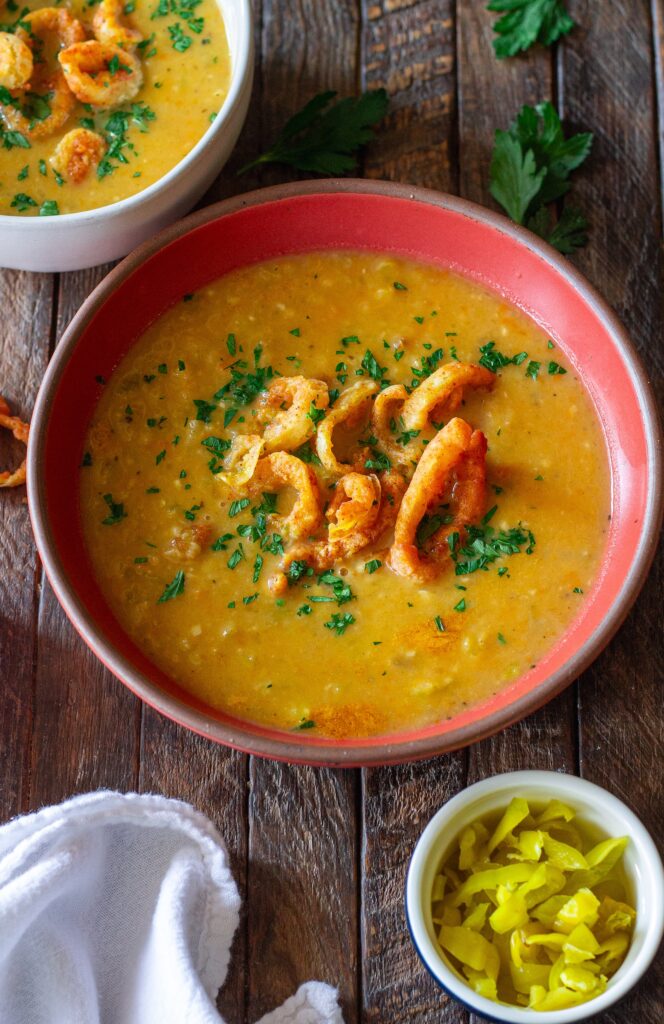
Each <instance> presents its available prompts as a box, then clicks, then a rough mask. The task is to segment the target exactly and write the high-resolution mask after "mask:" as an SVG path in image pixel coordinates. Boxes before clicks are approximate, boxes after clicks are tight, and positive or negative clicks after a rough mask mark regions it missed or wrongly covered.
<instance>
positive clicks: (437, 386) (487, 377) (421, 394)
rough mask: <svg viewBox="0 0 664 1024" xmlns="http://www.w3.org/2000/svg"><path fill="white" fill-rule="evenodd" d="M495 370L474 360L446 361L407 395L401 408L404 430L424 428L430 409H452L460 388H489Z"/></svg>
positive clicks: (456, 404) (494, 380)
mask: <svg viewBox="0 0 664 1024" xmlns="http://www.w3.org/2000/svg"><path fill="white" fill-rule="evenodd" d="M495 383H496V375H495V373H491V371H490V370H486V369H485V368H484V367H483V366H477V365H476V364H475V363H447V364H446V365H445V366H441V367H439V369H437V370H435V371H434V373H432V374H431V376H430V377H427V378H426V380H424V381H422V383H421V384H420V386H419V387H418V388H416V390H415V391H413V392H412V394H411V395H409V396H408V398H407V399H406V401H405V402H404V406H403V409H402V410H401V418H402V419H403V425H404V429H405V430H424V428H425V427H426V426H427V425H428V423H429V422H430V420H431V414H432V413H433V411H434V409H436V408H439V409H440V410H441V412H443V411H445V407H447V411H448V412H449V411H454V410H455V409H456V408H458V406H459V403H460V402H461V398H462V396H463V389H464V388H467V387H472V388H486V389H487V390H488V389H490V388H492V387H493V386H494V384H495Z"/></svg>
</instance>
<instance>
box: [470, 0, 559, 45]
mask: <svg viewBox="0 0 664 1024" xmlns="http://www.w3.org/2000/svg"><path fill="white" fill-rule="evenodd" d="M487 10H489V11H496V12H498V13H500V14H502V15H503V17H502V18H499V19H498V21H497V22H496V23H495V25H494V31H495V32H496V35H497V37H498V38H497V39H494V41H493V48H494V50H495V51H496V56H497V57H500V58H503V57H513V56H514V54H516V53H519V52H521V51H522V50H528V49H529V48H530V47H531V46H532V45H533V43H542V45H543V46H551V45H552V44H553V43H555V42H556V40H557V39H560V37H561V36H564V35H566V34H567V33H568V32H571V30H572V29H573V28H574V24H575V23H574V21H573V19H572V18H571V17H570V15H569V14H568V13H567V11H566V9H565V6H564V4H563V2H562V0H491V3H490V4H489V5H488V8H487Z"/></svg>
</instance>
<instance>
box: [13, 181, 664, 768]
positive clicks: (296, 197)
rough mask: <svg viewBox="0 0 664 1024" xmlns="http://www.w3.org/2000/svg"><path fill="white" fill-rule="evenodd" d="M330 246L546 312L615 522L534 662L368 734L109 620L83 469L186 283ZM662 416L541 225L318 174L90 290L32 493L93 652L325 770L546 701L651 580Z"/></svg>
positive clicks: (67, 599)
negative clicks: (594, 421)
mask: <svg viewBox="0 0 664 1024" xmlns="http://www.w3.org/2000/svg"><path fill="white" fill-rule="evenodd" d="M325 249H356V250H357V249H364V250H372V251H378V252H390V253H392V254H394V255H399V256H404V257H407V258H411V259H417V260H420V261H423V262H425V263H430V264H433V265H437V266H440V267H447V268H450V269H452V270H454V271H456V272H457V273H461V274H463V275H465V276H467V277H469V278H471V279H473V280H475V281H477V282H479V283H480V284H482V285H484V286H485V287H488V288H490V289H492V290H493V291H495V292H498V293H500V294H501V295H502V296H503V297H504V298H505V299H507V300H508V301H510V302H512V303H513V304H515V305H516V306H518V307H520V308H521V309H522V310H523V311H524V312H525V313H526V314H528V315H529V316H530V317H531V318H532V319H533V320H535V321H536V322H537V323H538V324H539V325H540V326H541V327H542V328H543V329H544V330H545V331H546V332H547V333H548V334H549V335H550V336H551V337H552V338H553V339H554V340H555V342H556V345H558V346H559V347H560V349H561V350H562V351H563V352H564V354H565V356H566V358H567V359H568V360H569V361H570V363H571V364H572V365H573V366H574V368H575V370H576V371H577V373H578V374H579V376H580V377H581V379H582V381H583V382H584V384H585V387H586V389H587V391H588V393H589V395H590V398H591V400H592V402H593V403H594V406H595V408H596V410H597V413H598V417H599V419H600V421H601V424H602V427H603V431H604V438H605V443H606V447H607V453H608V457H609V461H610V467H611V488H612V494H611V502H612V509H611V512H612V518H611V526H610V533H609V540H608V543H607V547H606V552H605V555H604V560H603V564H602V568H601V571H600V573H599V576H598V579H597V580H596V582H595V585H594V587H593V589H592V592H591V593H590V594H588V595H587V598H586V601H585V602H584V604H583V606H582V608H581V610H580V612H579V614H578V616H577V618H576V619H575V620H574V621H573V622H572V624H571V626H570V627H569V628H568V629H567V631H566V632H565V633H564V635H563V636H562V637H561V638H560V639H559V640H558V642H557V643H556V644H555V646H554V647H553V648H552V649H551V650H550V651H549V653H548V654H547V655H546V656H545V657H543V658H541V659H540V660H539V662H538V664H537V666H536V667H535V668H534V669H532V670H531V671H529V672H527V673H525V674H524V675H523V676H521V677H520V678H519V679H518V680H516V681H515V682H513V683H511V684H510V685H509V686H507V687H505V688H504V689H503V690H501V691H500V692H499V693H498V694H497V695H496V696H494V697H492V698H491V699H490V700H488V701H485V702H484V703H481V704H478V705H476V706H474V707H471V708H469V709H467V710H465V711H464V713H463V714H459V715H457V716H456V717H454V718H452V719H451V720H449V721H444V722H441V723H439V724H437V725H433V726H429V727H427V728H425V729H419V730H411V731H408V732H404V733H399V734H394V735H389V736H377V737H371V738H369V739H348V740H339V739H328V740H326V739H321V738H317V737H316V738H314V737H309V736H305V735H304V734H303V733H292V732H281V731H277V730H272V729H267V728H265V727H263V726H259V725H255V724H253V723H251V722H247V721H242V720H239V719H235V718H232V717H231V716H229V715H225V714H223V713H221V712H218V711H215V710H213V709H212V708H210V707H208V706H206V705H204V704H203V703H201V701H199V700H197V699H196V698H194V697H192V696H191V695H190V694H188V693H186V692H185V691H184V690H182V689H181V688H180V687H179V686H178V685H177V682H176V681H174V680H172V679H169V678H168V677H167V676H166V675H165V674H164V673H163V672H161V671H160V670H159V669H157V668H156V667H155V666H154V665H153V664H152V663H151V662H150V661H149V660H148V659H147V658H146V656H145V655H144V654H142V653H141V651H140V650H139V649H138V648H137V647H136V645H135V644H134V643H133V642H132V641H131V640H130V639H129V638H128V637H127V635H126V634H125V633H124V631H123V630H122V628H121V627H120V625H119V624H118V623H117V621H116V620H115V618H114V617H113V615H112V614H111V612H110V610H109V608H108V606H107V604H106V602H105V600H104V597H103V595H102V594H101V592H100V590H99V588H98V586H97V584H96V582H95V579H94V576H93V574H92V571H91V566H90V564H89V561H88V560H87V559H86V557H85V554H84V552H85V546H84V543H83V536H82V529H81V522H80V510H79V502H78V493H79V480H78V473H79V466H80V462H81V456H82V452H83V441H84V437H85V434H86V430H87V427H88V424H89V421H90V418H91V416H92V413H93V410H94V408H95V405H96V403H97V400H98V398H99V394H100V388H99V387H97V386H95V384H94V380H95V377H96V376H97V375H102V376H103V377H106V378H108V377H109V376H110V375H111V374H112V372H113V370H114V368H115V367H116V366H117V364H118V362H119V361H120V360H121V359H122V357H123V356H124V355H125V353H126V352H127V351H128V349H129V348H130V347H131V345H132V344H133V343H134V341H135V340H136V339H137V338H138V337H140V335H141V334H142V333H143V331H144V330H145V329H146V327H147V326H148V325H149V324H150V323H151V322H152V321H154V320H155V319H156V318H157V317H158V316H159V315H160V314H161V313H162V312H163V311H164V310H165V309H166V308H167V307H169V306H170V305H172V304H173V303H174V302H176V301H177V300H178V299H180V298H181V297H182V295H183V294H185V293H187V292H195V291H196V290H198V289H199V288H201V287H202V286H203V285H205V284H207V283H208V282H210V281H212V280H214V279H215V278H217V277H220V276H221V275H223V274H225V273H228V272H229V271H231V270H234V269H236V268H238V267H241V266H245V265H248V264H251V263H255V262H259V261H262V260H267V259H270V258H273V257H275V256H281V255H285V254H289V253H297V252H307V251H312V250H325ZM660 446H661V440H660V436H659V429H658V421H657V414H656V411H655V407H654V403H653V399H652V395H651V392H650V388H649V384H648V381H647V378H646V376H645V373H644V371H643V369H642V367H641V365H640V364H639V362H638V360H637V358H636V355H635V353H634V350H633V348H632V345H631V343H630V341H629V339H628V338H627V336H626V334H625V332H624V330H623V328H622V327H621V325H620V324H619V322H618V321H617V320H616V318H615V316H614V315H613V313H612V312H611V311H610V309H609V308H608V307H607V306H606V305H605V303H604V302H603V301H602V300H601V299H600V297H599V296H598V295H597V294H596V292H595V291H594V290H593V289H592V288H591V287H590V285H589V284H588V283H587V282H586V281H585V280H584V279H583V278H582V277H581V276H580V275H579V274H578V273H577V272H576V271H575V270H574V268H573V267H572V266H571V265H570V264H569V263H568V262H567V261H566V260H564V259H562V258H561V257H560V256H558V255H557V254H556V253H555V252H554V250H553V249H551V248H550V247H549V246H547V245H546V244H544V243H543V242H541V241H540V240H539V239H537V238H536V237H535V236H534V235H531V234H530V233H529V232H527V231H524V230H523V229H521V228H518V227H515V226H514V225H513V224H511V223H510V222H509V221H507V220H505V219H504V218H503V217H500V216H498V215H496V214H494V213H491V212H489V211H487V210H484V209H482V208H481V207H478V206H475V205H473V204H471V203H467V202H464V201H462V200H460V199H455V198H452V197H450V196H445V195H441V194H439V193H436V192H429V191H426V190H423V189H413V188H409V187H407V186H403V185H394V184H388V183H381V182H369V181H339V182H336V181H329V182H309V183H303V184H302V183H300V184H296V185H286V186H280V187H278V188H273V189H265V190H263V191H260V192H254V193H250V194H249V195H245V196H240V197H237V198H234V199H230V200H226V201H225V202H223V203H219V204H218V205H216V206H213V207H210V208H208V209H206V210H202V211H200V212H199V213H196V214H194V215H193V216H191V217H189V218H188V219H187V220H185V221H182V222H180V223H179V224H175V225H173V226H172V227H171V228H168V229H167V230H166V231H164V232H163V233H162V234H161V235H159V236H158V237H157V238H156V239H155V240H154V241H152V242H149V243H146V244H145V245H144V246H143V247H141V248H140V249H138V250H136V252H134V253H133V254H132V255H130V256H129V257H127V259H125V260H124V261H123V262H122V263H121V264H120V265H119V266H118V267H117V268H116V269H115V270H113V271H112V272H111V273H110V274H109V275H108V277H106V278H105V280H104V281H103V282H102V283H101V284H100V285H99V287H98V288H97V289H96V290H95V291H94V292H93V293H92V295H91V296H90V298H89V299H88V300H87V302H86V303H85V304H84V305H83V307H82V308H81V310H80V311H79V313H78V314H77V316H76V317H75V318H74V320H73V321H72V323H71V324H70V326H69V328H68V329H67V331H66V332H65V335H64V337H63V339H62V341H61V342H60V344H59V346H58V348H57V350H56V353H55V356H54V357H53V360H52V361H51V364H50V366H49V368H48V371H47V373H46V376H45V378H44V381H43V384H42V386H41V389H40V392H39V395H38V398H37V404H36V407H35V412H34V417H33V426H32V431H31V438H30V446H29V451H28V497H29V503H30V512H31V516H32V522H33V527H34V531H35V537H36V540H37V545H38V548H39V552H40V555H41V557H42V560H43V562H44V566H45V568H46V572H47V574H48V577H49V579H50V581H51V584H52V585H53V588H54V590H55V593H56V595H57V597H58V599H59V600H60V603H61V604H62V606H63V608H64V609H65V611H66V613H67V615H68V616H69V618H70V619H71V621H72V622H73V624H74V626H75V627H76V629H77V630H78V632H79V633H80V634H81V636H82V637H83V639H84V640H85V642H86V643H87V644H88V646H89V647H90V648H91V649H92V650H93V651H94V652H95V654H97V656H98V657H99V658H101V660H102V661H103V662H104V663H105V664H106V665H107V666H108V667H109V668H110V670H111V671H112V672H113V673H114V674H115V675H116V676H117V677H118V678H119V679H120V680H121V681H122V682H123V683H125V684H126V685H127V686H128V687H129V688H130V689H131V690H133V691H134V692H135V693H136V694H138V696H139V697H141V698H142V699H143V700H145V701H147V702H148V703H149V704H151V705H152V706H153V707H155V708H157V709H158V710H159V711H161V712H162V713H163V714H165V715H168V716H169V717H170V718H173V719H175V720H176V721H178V722H180V723H181V724H183V725H186V726H187V727H188V728H190V729H194V730H195V731H196V732H199V733H202V734H203V735H205V736H208V737H210V738H211V739H214V740H217V741H218V742H220V743H224V744H228V745H230V746H233V747H237V748H240V749H242V750H246V751H251V752H252V753H256V754H261V755H264V756H269V757H275V758H280V759H284V760H292V761H305V762H310V763H315V764H334V765H357V764H386V763H392V762H397V761H405V760H409V759H412V758H422V757H429V756H431V755H433V754H436V753H440V752H442V751H446V750H452V749H455V748H457V747H460V746H463V745H465V744H467V743H471V742H474V741H476V740H479V739H481V738H482V737H484V736H487V735H489V734H491V733H493V732H496V731H497V730H499V729H502V728H504V727H505V726H507V725H509V724H511V723H512V722H514V721H516V720H517V719H519V718H522V717H523V716H524V715H527V714H529V713H530V712H531V711H534V710H535V709H536V708H538V707H539V706H541V705H542V704H544V703H545V702H546V701H548V700H550V699H551V698H552V697H553V696H554V695H555V694H557V693H558V692H559V691H561V690H562V689H563V688H564V687H565V686H567V685H568V684H569V683H570V682H571V681H572V680H573V679H575V678H576V677H577V676H578V675H579V674H580V673H581V672H582V671H583V670H584V669H585V668H586V667H587V666H588V665H589V664H590V662H591V661H592V660H593V659H594V658H595V657H596V656H597V654H598V653H599V652H600V651H601V650H602V648H603V647H604V646H605V645H606V644H607V643H608V641H609V640H610V639H611V637H612V636H613V634H614V633H615V631H616V630H617V629H618V627H619V626H620V624H621V622H622V621H623V619H624V617H625V615H626V614H627V612H628V610H629V608H630V607H631V605H632V603H633V601H634V600H635V598H636V595H637V594H638V591H639V589H640V587H641V586H642V584H643V582H644V579H645V576H646V573H647V571H648V568H649V566H650V562H651V560H652V556H653V554H654V550H655V546H656V543H657V539H658V535H659V528H660V521H661V464H660Z"/></svg>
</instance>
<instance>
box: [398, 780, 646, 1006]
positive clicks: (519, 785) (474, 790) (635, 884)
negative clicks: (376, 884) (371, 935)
mask: <svg viewBox="0 0 664 1024" xmlns="http://www.w3.org/2000/svg"><path fill="white" fill-rule="evenodd" d="M513 796H519V797H524V798H525V799H526V800H533V801H538V802H542V801H546V800H550V799H551V798H553V797H557V798H558V799H559V800H562V801H564V802H565V803H568V804H569V805H570V806H571V807H573V808H575V809H576V810H577V811H578V813H579V818H580V819H581V820H582V821H583V822H584V823H587V824H588V825H589V826H590V827H591V828H593V829H596V830H597V832H598V833H600V834H602V835H604V836H607V837H608V836H622V835H627V836H629V838H630V842H629V844H628V846H627V849H626V850H625V854H624V857H623V866H624V869H625V873H626V875H627V879H628V882H629V884H630V887H631V889H632V893H633V896H634V897H635V906H636V923H635V927H634V934H633V938H632V944H631V946H630V948H629V951H628V953H627V956H626V958H625V961H624V963H623V964H622V966H621V967H620V968H619V969H618V971H617V972H616V973H615V974H614V976H613V977H612V978H611V979H610V980H609V982H608V984H607V987H606V990H605V991H604V992H603V993H602V994H601V995H600V996H597V997H596V998H595V999H591V1000H589V1001H588V1002H587V1003H582V1004H581V1005H580V1006H574V1007H572V1008H570V1009H568V1010H555V1011H548V1012H545V1013H540V1012H538V1011H536V1010H529V1009H525V1008H521V1007H518V1006H508V1005H506V1004H504V1003H495V1002H493V1001H492V1000H489V999H485V998H484V997H483V996H478V995H477V994H476V993H475V992H474V991H473V989H471V988H470V986H469V985H467V984H466V983H465V982H464V981H462V980H461V978H460V976H459V975H458V974H457V973H456V971H454V970H452V968H451V967H450V965H449V963H448V962H447V960H446V959H445V957H444V954H443V953H442V952H441V950H440V948H439V946H438V945H437V943H436V941H435V935H436V932H435V926H434V924H433V922H432V920H431V891H432V886H433V880H434V876H435V875H436V873H437V871H438V869H439V868H440V865H441V863H442V862H443V861H444V860H445V857H446V856H447V853H448V851H449V849H450V847H451V845H452V843H453V842H454V840H455V839H456V838H457V836H458V835H459V833H460V832H461V830H462V829H463V828H465V827H466V825H469V824H471V823H472V822H473V821H475V820H476V819H477V818H480V817H483V816H484V815H485V814H490V813H491V812H492V811H499V810H502V809H504V808H505V807H507V805H508V803H509V802H510V800H511V799H512V797H513ZM406 916H407V919H408V927H409V929H410V934H411V937H412V939H413V943H414V944H415V948H416V949H417V952H418V953H419V955H420V958H421V959H422V961H423V963H424V965H425V967H426V968H427V969H428V970H429V972H430V974H431V975H432V976H433V978H434V979H435V980H436V981H437V982H438V984H439V985H440V986H441V988H443V989H445V991H446V992H448V994H449V995H451V996H452V997H453V998H454V999H456V1000H458V1001H459V1002H460V1003H463V1004H464V1005H465V1006H467V1007H469V1008H470V1009H472V1010H474V1011H475V1012H476V1013H479V1014H481V1015H482V1016H483V1017H486V1018H488V1019H489V1020H493V1021H501V1022H507V1024H572V1022H573V1021H580V1020H589V1019H590V1018H591V1017H594V1016H595V1014H598V1013H601V1012H602V1011H603V1010H606V1009H608V1007H610V1006H612V1005H613V1004H614V1003H616V1002H617V1001H618V1000H619V999H622V997H623V996H624V995H626V993H627V992H628V991H629V990H630V989H631V988H632V986H633V985H635V984H636V982H637V981H638V980H639V978H640V977H641V976H642V975H643V974H644V972H645V971H646V970H647V969H648V967H649V966H650V964H651V962H652V960H653V958H654V956H655V954H656V952H657V948H658V946H659V944H660V941H661V939H662V932H663V930H664V869H663V868H662V861H661V859H660V856H659V854H658V852H657V848H656V847H655V844H654V842H653V841H652V839H651V838H650V835H649V834H648V832H647V831H646V829H645V828H644V827H643V825H642V824H641V822H640V821H639V819H638V818H637V817H636V815H635V814H634V813H633V812H632V811H630V810H629V808H628V807H626V806H625V804H624V803H622V802H621V801H620V800H618V799H617V798H616V797H615V796H612V795H611V794H610V793H607V791H606V790H605V789H601V788H600V787H599V786H595V785H594V784H593V783H592V782H586V780H585V779H578V778H576V777H575V776H574V775H562V774H558V773H557V772H534V771H533V772H510V773H508V774H505V775H494V776H493V777H492V778H489V779H485V780H484V781H483V782H478V783H476V784H475V785H474V786H470V787H469V788H468V789H466V790H464V791H463V792H462V793H459V794H458V796H455V797H453V799H452V800H450V801H449V802H448V803H446V804H445V806H444V807H442V808H441V810H440V811H438V813H437V814H436V815H434V817H433V818H432V819H431V821H430V822H429V824H428V825H427V827H426V828H425V830H424V832H423V833H422V836H421V837H420V840H419V842H418V844H417V846H416V847H415V852H414V853H413V856H412V859H411V862H410V867H409V869H408V879H407V882H406Z"/></svg>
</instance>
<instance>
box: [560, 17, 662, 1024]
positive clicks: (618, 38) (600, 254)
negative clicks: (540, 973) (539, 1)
mask: <svg viewBox="0 0 664 1024" xmlns="http://www.w3.org/2000/svg"><path fill="white" fill-rule="evenodd" d="M659 10H660V13H661V8H660V9H659ZM570 11H571V13H572V15H573V16H574V17H576V18H577V19H578V21H579V22H580V28H579V30H578V31H576V32H574V33H573V34H572V35H571V36H570V38H569V42H568V45H566V46H565V47H564V49H563V50H562V51H561V55H560V70H561V80H562V96H561V101H562V108H563V113H564V115H565V117H566V119H568V121H569V123H570V124H571V125H572V126H573V127H575V128H579V127H581V126H584V127H588V128H592V130H593V132H594V133H595V144H594V150H593V157H592V160H591V161H590V163H589V165H588V168H587V170H586V171H585V172H584V173H583V174H582V175H581V176H580V180H579V181H578V183H577V184H576V185H575V199H576V200H578V202H579V205H581V206H582V207H583V208H584V209H585V210H587V211H588V213H589V215H590V220H591V224H592V228H591V243H590V245H589V246H588V247H587V248H586V249H584V250H582V251H581V252H580V253H579V254H578V256H577V257H576V262H577V264H578V265H579V266H580V268H581V269H582V270H583V271H584V272H585V273H586V274H587V275H588V277H589V278H590V280H591V281H593V283H595V284H596V285H597V287H598V288H599V289H600V291H601V292H602V293H603V294H604V296H605V297H606V298H607V299H608V301H609V302H610V303H611V304H612V305H613V306H614V308H615V309H616V310H617V312H618V315H619V316H620V318H621V319H622V320H623V322H624V323H625V325H626V326H627V328H628V330H629V331H630V332H631V335H632V338H633V339H634V341H635V343H636V345H637V348H638V349H639V351H640V353H641V355H642V358H643V361H644V364H645V366H646V367H647V369H648V371H649V373H650V374H651V377H652V380H653V384H654V385H655V388H656V390H657V393H658V396H659V399H660V408H662V407H663V406H662V400H663V399H664V346H662V343H661V339H662V333H663V327H664V318H663V310H662V260H661V247H660V241H661V236H662V223H661V209H660V205H659V195H660V180H659V173H658V170H659V169H658V157H657V139H656V133H655V126H656V124H657V108H656V100H655V82H654V75H653V65H652V58H651V55H652V31H653V23H652V18H651V8H650V4H649V3H648V2H647V0H629V2H627V0H616V2H614V3H611V4H599V5H588V4H585V3H580V2H576V0H575V2H573V3H571V4H570ZM660 27H661V25H660ZM663 556H664V552H663V551H662V549H661V548H660V551H659V555H658V557H657V559H656V563H655V566H654V567H653V570H652V572H651V574H650V577H649V579H648V581H647V583H646V586H645V589H644V591H643V593H642V594H641V596H640V597H639V599H638V601H637V604H636V606H635V608H634V611H633V612H632V614H631V615H630V617H629V619H628V621H627V623H626V624H625V626H623V628H622V629H621V631H620V632H619V634H618V635H617V636H616V638H615V639H614V640H613V641H612V643H611V645H610V646H609V648H608V649H607V651H605V653H604V654H603V655H602V656H601V657H600V658H599V659H598V660H597V662H596V663H595V664H594V666H593V667H592V668H591V669H590V671H589V672H587V673H586V674H585V677H584V678H583V679H582V680H581V683H580V705H579V710H580V716H579V721H580V754H581V762H580V768H581V773H582V774H583V775H584V776H585V777H586V778H589V779H591V780H592V781H594V782H597V783H599V784H600V785H602V786H605V787H606V788H607V789H609V790H610V791H611V792H613V793H615V794H616V795H617V796H619V797H620V798H621V799H623V800H625V801H626V802H627V803H628V804H629V805H630V806H631V807H632V808H633V809H634V810H635V811H636V813H637V814H638V815H640V816H641V817H642V818H643V819H644V820H646V821H647V822H648V824H649V827H650V828H651V830H652V832H653V834H654V837H655V839H656V840H657V841H658V842H659V844H660V848H661V847H662V844H663V843H664V816H663V815H662V807H663V806H664V772H663V771H662V750H663V749H664V718H663V716H662V696H661V687H662V679H663V673H662V636H663V635H664V615H663V602H662V599H661V597H662V593H663V592H664V557H663ZM662 992H664V963H663V962H662V958H661V957H660V958H659V960H658V962H657V964H656V966H655V967H654V968H653V971H652V973H651V975H650V976H649V979H648V983H647V984H644V985H641V986H640V987H639V988H638V989H637V990H636V991H635V992H634V993H633V994H632V995H631V996H630V997H629V998H628V999H627V1000H625V1002H624V1003H622V1004H621V1005H620V1006H618V1007H616V1008H615V1009H614V1010H612V1011H611V1012H610V1013H608V1014H606V1015H605V1016H604V1017H603V1018H600V1020H603V1021H605V1022H606V1024H609V1022H611V1024H628V1022H629V1024H631V1022H633V1021H639V1024H660V1022H661V1020H662V1009H663V1002H662Z"/></svg>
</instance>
